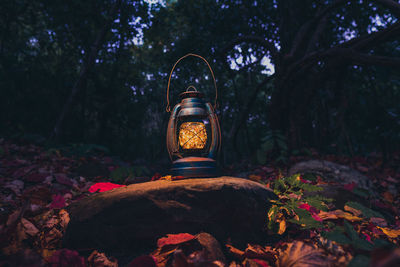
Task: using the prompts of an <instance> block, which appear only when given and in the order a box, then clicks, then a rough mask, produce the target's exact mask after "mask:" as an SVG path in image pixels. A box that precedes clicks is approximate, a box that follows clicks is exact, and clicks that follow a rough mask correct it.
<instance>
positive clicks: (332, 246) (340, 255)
mask: <svg viewBox="0 0 400 267" xmlns="http://www.w3.org/2000/svg"><path fill="white" fill-rule="evenodd" d="M316 241H317V243H318V246H319V247H320V248H322V249H324V250H325V251H326V252H327V253H328V254H329V255H330V256H332V257H333V258H334V261H335V262H336V266H347V265H348V264H349V262H350V260H351V259H352V258H353V256H352V255H351V253H350V252H349V251H347V250H345V249H343V247H342V246H340V245H339V244H337V243H336V242H334V241H331V240H328V239H325V238H323V237H322V236H320V235H318V236H317V238H316Z"/></svg>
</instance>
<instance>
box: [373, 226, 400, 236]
mask: <svg viewBox="0 0 400 267" xmlns="http://www.w3.org/2000/svg"><path fill="white" fill-rule="evenodd" d="M377 228H379V229H381V230H382V232H384V233H385V235H387V236H388V237H390V238H396V237H398V236H399V235H400V229H397V230H396V229H390V228H387V227H380V226H377Z"/></svg>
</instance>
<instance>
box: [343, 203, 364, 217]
mask: <svg viewBox="0 0 400 267" xmlns="http://www.w3.org/2000/svg"><path fill="white" fill-rule="evenodd" d="M344 210H345V211H350V212H351V213H353V214H354V215H355V216H361V215H362V211H361V210H358V209H355V208H353V207H350V206H347V205H345V206H344Z"/></svg>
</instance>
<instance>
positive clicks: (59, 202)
mask: <svg viewBox="0 0 400 267" xmlns="http://www.w3.org/2000/svg"><path fill="white" fill-rule="evenodd" d="M64 207H65V199H64V197H63V196H62V195H54V196H53V202H51V204H50V208H52V209H61V208H64Z"/></svg>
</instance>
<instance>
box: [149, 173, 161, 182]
mask: <svg viewBox="0 0 400 267" xmlns="http://www.w3.org/2000/svg"><path fill="white" fill-rule="evenodd" d="M160 178H161V174H159V173H158V172H157V173H155V174H154V175H153V177H151V180H152V181H157V180H159V179H160Z"/></svg>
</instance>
